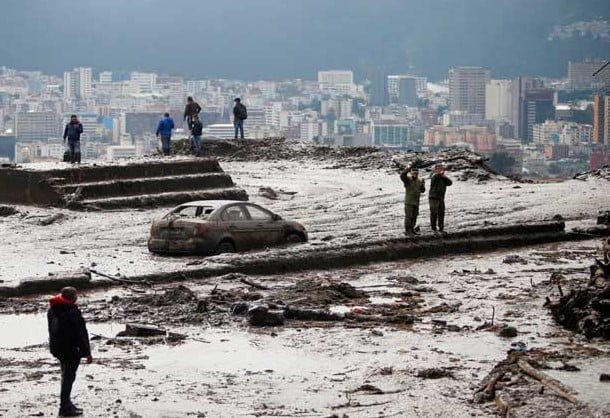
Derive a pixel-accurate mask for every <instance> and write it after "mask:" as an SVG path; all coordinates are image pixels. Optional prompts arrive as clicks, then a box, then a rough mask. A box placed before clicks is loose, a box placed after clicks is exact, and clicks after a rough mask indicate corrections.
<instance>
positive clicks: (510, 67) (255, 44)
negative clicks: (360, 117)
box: [0, 0, 610, 80]
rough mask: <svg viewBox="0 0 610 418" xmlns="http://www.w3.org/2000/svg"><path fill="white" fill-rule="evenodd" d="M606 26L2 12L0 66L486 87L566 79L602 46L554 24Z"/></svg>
mask: <svg viewBox="0 0 610 418" xmlns="http://www.w3.org/2000/svg"><path fill="white" fill-rule="evenodd" d="M598 16H603V17H606V18H608V17H609V16H610V3H609V2H608V0H573V1H567V0H510V1H507V0H165V1H161V0H2V1H1V2H0V40H1V41H0V65H6V66H9V67H14V68H19V69H32V70H33V69H40V70H43V71H45V72H48V73H53V74H61V73H62V72H63V71H64V70H68V69H71V68H73V67H76V66H91V67H93V68H94V69H95V70H96V71H101V70H106V69H108V70H112V71H120V70H152V71H157V72H160V73H168V74H174V75H183V76H187V77H197V78H199V77H201V78H205V77H214V78H216V77H219V78H235V79H244V80H254V79H282V78H293V77H301V78H307V79H314V78H315V77H316V71H317V70H319V69H335V68H341V69H343V68H345V69H353V70H354V71H356V73H357V75H358V76H359V77H362V76H364V75H365V74H366V73H367V71H370V70H371V69H374V68H385V70H387V71H389V72H406V71H410V70H411V71H415V72H417V73H419V74H422V75H426V76H428V77H430V78H431V79H439V78H442V77H444V76H445V75H446V73H447V69H448V67H449V66H451V65H483V66H488V67H490V68H491V69H492V71H493V74H494V75H495V76H514V75H518V74H541V75H549V76H558V75H563V74H565V72H566V65H567V60H568V59H572V60H574V59H582V58H585V57H586V56H598V57H602V58H603V57H605V58H610V43H608V42H606V43H603V42H600V41H592V40H579V41H576V40H572V41H564V42H548V41H547V40H546V36H547V34H548V33H549V31H550V29H551V28H552V26H553V25H554V24H556V23H571V22H573V21H574V20H580V19H590V18H594V17H598Z"/></svg>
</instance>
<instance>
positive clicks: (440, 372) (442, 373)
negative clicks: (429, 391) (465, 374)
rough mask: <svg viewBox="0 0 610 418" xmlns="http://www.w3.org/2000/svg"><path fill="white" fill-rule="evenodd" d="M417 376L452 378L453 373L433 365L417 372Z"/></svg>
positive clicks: (424, 377)
mask: <svg viewBox="0 0 610 418" xmlns="http://www.w3.org/2000/svg"><path fill="white" fill-rule="evenodd" d="M417 377H419V378H422V379H441V378H443V377H450V378H453V377H454V376H453V373H451V371H449V370H446V369H441V368H437V367H433V368H430V369H423V370H420V371H418V372H417Z"/></svg>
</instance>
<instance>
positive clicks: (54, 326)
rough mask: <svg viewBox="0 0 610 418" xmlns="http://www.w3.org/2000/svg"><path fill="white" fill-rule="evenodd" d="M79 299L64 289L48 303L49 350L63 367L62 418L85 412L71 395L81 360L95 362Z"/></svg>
mask: <svg viewBox="0 0 610 418" xmlns="http://www.w3.org/2000/svg"><path fill="white" fill-rule="evenodd" d="M76 299H77V292H76V289H75V288H73V287H64V288H63V289H61V293H60V294H58V295H57V296H55V297H53V298H52V299H51V300H50V301H49V311H48V313H47V320H48V326H49V350H50V351H51V354H52V355H53V356H54V357H55V358H57V359H58V360H59V362H60V365H61V392H60V404H59V416H62V417H75V416H79V415H82V414H83V410H82V409H80V408H78V407H77V406H76V405H74V404H73V403H72V400H71V399H70V397H71V396H70V395H71V393H72V385H73V383H74V379H76V371H77V370H78V366H79V364H80V362H81V359H83V358H85V359H87V363H88V364H91V363H92V362H93V358H92V357H91V348H90V346H89V334H88V333H87V326H86V325H85V320H84V319H83V316H82V314H81V311H80V309H78V307H77V306H76Z"/></svg>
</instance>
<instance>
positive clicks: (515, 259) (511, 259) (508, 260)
mask: <svg viewBox="0 0 610 418" xmlns="http://www.w3.org/2000/svg"><path fill="white" fill-rule="evenodd" d="M502 262H503V263H504V264H515V263H520V264H527V260H526V259H524V258H523V257H521V256H520V255H517V254H511V255H507V256H506V257H504V259H503V260H502Z"/></svg>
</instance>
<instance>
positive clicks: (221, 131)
mask: <svg viewBox="0 0 610 418" xmlns="http://www.w3.org/2000/svg"><path fill="white" fill-rule="evenodd" d="M248 133H249V131H248V124H247V121H246V123H244V136H245V137H246V138H248V137H249V136H248ZM203 136H204V137H205V138H215V139H233V138H235V127H234V126H233V124H231V123H215V124H212V125H208V126H207V128H206V129H204V131H203Z"/></svg>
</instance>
